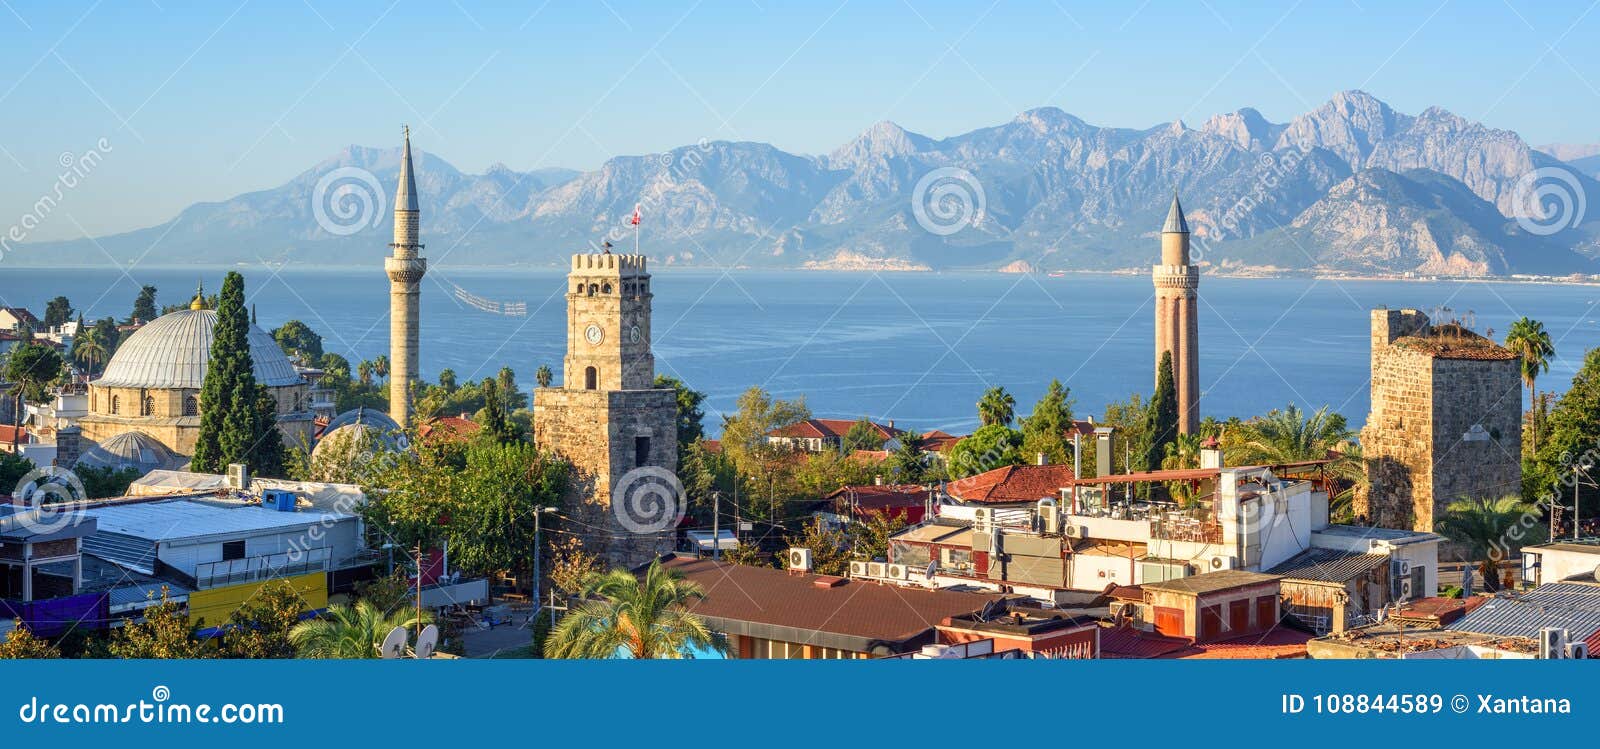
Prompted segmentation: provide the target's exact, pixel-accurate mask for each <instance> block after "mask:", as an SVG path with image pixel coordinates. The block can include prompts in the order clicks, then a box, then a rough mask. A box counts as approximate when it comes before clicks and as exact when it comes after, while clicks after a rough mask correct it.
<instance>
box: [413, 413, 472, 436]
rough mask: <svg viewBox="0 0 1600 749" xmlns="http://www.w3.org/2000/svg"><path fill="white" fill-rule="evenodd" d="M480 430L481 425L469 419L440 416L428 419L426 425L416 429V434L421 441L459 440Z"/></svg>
mask: <svg viewBox="0 0 1600 749" xmlns="http://www.w3.org/2000/svg"><path fill="white" fill-rule="evenodd" d="M482 428H483V425H481V424H478V423H477V422H475V421H472V420H471V419H464V418H462V417H460V416H440V417H438V418H435V419H429V420H428V422H427V423H426V424H423V425H422V426H421V427H419V428H418V429H417V434H418V435H420V436H421V437H422V438H423V439H429V438H432V437H435V436H437V437H440V438H442V439H458V440H459V439H466V438H467V437H470V436H472V435H474V434H477V433H478V430H480V429H482Z"/></svg>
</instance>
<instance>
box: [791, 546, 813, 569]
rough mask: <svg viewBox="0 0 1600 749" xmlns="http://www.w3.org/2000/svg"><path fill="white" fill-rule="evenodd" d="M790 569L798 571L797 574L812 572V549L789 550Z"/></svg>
mask: <svg viewBox="0 0 1600 749" xmlns="http://www.w3.org/2000/svg"><path fill="white" fill-rule="evenodd" d="M789 569H791V570H794V571H797V572H810V571H811V550H810V549H790V550H789Z"/></svg>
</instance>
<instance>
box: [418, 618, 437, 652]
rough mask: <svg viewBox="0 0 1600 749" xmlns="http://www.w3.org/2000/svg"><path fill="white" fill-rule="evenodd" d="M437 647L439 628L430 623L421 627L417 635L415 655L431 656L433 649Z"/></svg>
mask: <svg viewBox="0 0 1600 749" xmlns="http://www.w3.org/2000/svg"><path fill="white" fill-rule="evenodd" d="M438 649H439V628H438V627H435V626H434V625H432V624H429V625H428V626H426V627H423V628H422V634H420V635H417V657H418V658H432V657H433V651H435V650H438Z"/></svg>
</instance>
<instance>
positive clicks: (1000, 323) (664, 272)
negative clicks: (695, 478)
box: [0, 267, 1600, 434]
mask: <svg viewBox="0 0 1600 749" xmlns="http://www.w3.org/2000/svg"><path fill="white" fill-rule="evenodd" d="M226 270H228V269H226V268H199V267H188V268H171V267H164V268H145V267H134V268H131V269H127V270H123V269H118V268H114V267H107V268H92V269H86V268H71V269H45V268H0V304H3V305H6V306H22V307H27V308H29V309H31V310H32V311H34V312H35V313H36V314H43V311H44V306H45V302H46V301H47V300H49V299H50V298H52V297H54V296H57V295H64V296H66V297H67V298H68V299H70V300H71V301H72V303H73V304H74V306H75V307H76V308H77V309H78V310H79V311H80V312H81V313H82V314H83V315H84V317H85V318H89V319H94V318H98V317H103V316H106V315H114V316H117V317H118V318H122V317H126V316H127V315H128V314H129V311H130V310H131V308H132V305H133V300H134V297H135V296H136V295H137V293H138V290H139V287H140V286H141V285H143V284H150V285H154V286H156V287H157V288H158V290H159V291H158V297H157V299H158V304H176V303H182V302H187V301H188V300H189V299H190V298H191V297H192V296H193V293H194V289H195V287H196V285H204V287H205V288H206V289H208V290H210V291H215V290H216V289H218V288H219V287H220V286H221V279H222V275H223V274H224V273H225V272H226ZM238 270H240V271H241V272H243V273H244V274H245V284H246V293H247V295H248V301H249V304H250V306H251V307H252V308H253V310H254V311H255V314H256V316H257V319H258V324H259V325H260V326H261V327H262V328H265V329H269V330H270V329H271V328H273V327H275V326H277V325H280V324H282V323H283V322H284V321H286V320H292V319H298V320H302V321H304V322H305V323H307V324H309V325H310V326H311V327H312V328H313V329H315V330H316V331H317V332H318V333H320V334H321V335H322V337H323V345H324V348H325V349H326V350H328V351H332V352H336V353H339V354H342V355H344V356H345V357H347V358H349V359H350V360H351V361H352V362H356V361H359V360H361V359H371V358H373V357H376V356H378V355H380V354H384V353H386V352H387V350H388V346H389V341H388V337H389V325H388V291H389V283H388V280H387V279H386V278H385V276H384V274H383V270H382V269H381V268H336V269H307V268H303V267H288V268H279V269H273V268H266V267H245V268H239V269H238ZM653 273H654V282H653V289H654V291H655V299H654V331H653V333H654V335H653V344H654V351H655V355H656V371H657V372H659V373H664V374H669V375H673V376H675V377H678V378H679V379H681V380H683V381H684V382H686V383H688V384H689V385H690V386H691V387H693V388H695V389H696V390H700V391H702V392H704V393H706V394H707V396H708V398H707V401H706V411H707V414H708V418H707V420H706V422H707V427H708V429H709V430H710V431H711V432H712V433H713V434H715V433H716V432H717V431H718V427H719V425H720V418H719V417H720V415H721V414H723V413H726V412H729V411H731V410H732V409H733V408H734V402H735V399H736V398H737V397H738V395H739V394H740V393H741V392H743V391H744V390H746V389H747V388H749V387H751V386H761V387H762V388H765V389H766V390H767V391H768V392H770V393H772V394H773V395H774V396H775V397H779V398H801V397H803V398H805V401H806V403H807V404H808V405H809V406H810V408H811V411H812V413H813V414H814V415H817V416H825V417H837V418H857V417H861V416H868V417H871V418H873V419H875V420H878V421H884V422H887V421H890V420H892V421H893V422H894V423H895V425H896V426H898V427H901V428H911V429H917V430H920V431H927V430H930V429H943V430H945V431H947V432H952V433H964V432H966V431H968V430H971V429H972V428H974V427H975V425H976V423H977V415H976V408H975V404H976V402H977V400H978V398H979V396H980V395H981V394H982V393H983V391H984V390H985V389H987V388H989V387H992V386H1002V387H1004V388H1006V389H1007V390H1008V391H1009V392H1011V393H1012V394H1013V395H1014V396H1015V398H1016V401H1017V408H1018V411H1019V412H1022V413H1025V412H1026V411H1027V410H1028V409H1029V408H1031V406H1032V404H1033V403H1034V401H1035V400H1037V399H1038V397H1039V396H1040V395H1041V394H1042V393H1043V392H1044V389H1045V387H1046V385H1047V384H1048V383H1049V382H1050V380H1051V379H1060V380H1061V381H1062V382H1063V383H1065V384H1066V385H1067V386H1068V387H1070V388H1071V390H1072V395H1073V397H1074V399H1075V401H1076V411H1077V413H1078V414H1079V415H1080V417H1081V416H1082V415H1084V414H1100V413H1102V411H1103V409H1104V407H1105V405H1106V404H1107V403H1108V402H1112V401H1117V400H1122V399H1125V398H1127V397H1128V396H1129V394H1131V393H1134V392H1142V393H1145V394H1148V392H1149V391H1150V390H1151V388H1152V385H1153V377H1152V371H1153V360H1154V353H1153V348H1154V344H1153V342H1152V341H1153V338H1152V323H1153V314H1152V308H1151V305H1152V302H1153V291H1152V288H1151V284H1150V280H1149V278H1147V277H1141V276H1133V275H1107V274H1067V275H1055V276H1052V275H1044V274H1002V273H926V272H922V273H887V272H883V273H873V272H815V271H755V270H729V271H718V270H705V269H672V268H658V269H655V270H654V271H653ZM565 290H566V284H565V282H564V275H563V271H561V270H558V269H555V268H551V269H548V270H533V269H514V270H510V269H482V268H451V267H439V268H430V269H429V273H428V275H427V277H426V279H425V280H424V281H423V291H422V341H421V343H422V360H421V366H422V371H423V376H424V378H425V379H428V380H435V379H436V378H437V375H438V372H439V371H440V370H441V369H444V368H450V369H453V370H455V372H456V374H457V377H458V379H460V380H468V379H481V378H483V377H489V376H493V375H494V374H495V373H496V372H497V371H498V370H499V369H500V368H501V367H503V366H509V367H511V368H512V369H513V370H515V371H516V373H517V375H518V381H519V383H521V384H522V385H524V386H525V387H531V386H532V385H533V373H534V370H535V369H536V368H538V366H539V365H541V364H547V365H549V366H550V367H551V369H553V370H555V372H556V376H557V377H558V378H559V377H560V376H561V359H562V354H563V351H564V349H565V346H566V340H565V336H566V327H565V322H564V317H565V313H566V310H565V306H566V305H565V300H564V297H563V294H564V293H565ZM1199 298H1200V304H1199V310H1200V381H1201V411H1202V414H1203V415H1207V416H1215V417H1217V418H1227V417H1229V416H1240V417H1249V416H1252V415H1256V414H1261V413H1265V412H1266V411H1268V410H1270V409H1273V408H1282V407H1284V406H1287V405H1289V404H1291V403H1292V404H1297V405H1299V406H1301V407H1302V408H1306V409H1311V408H1316V407H1320V406H1323V405H1327V406H1330V407H1331V408H1333V410H1335V411H1337V412H1340V413H1342V414H1344V415H1345V416H1346V417H1347V418H1348V419H1349V421H1350V423H1351V425H1352V426H1353V427H1357V428H1358V427H1359V426H1360V425H1361V424H1362V422H1363V421H1364V420H1365V418H1366V414H1367V409H1368V360H1369V353H1370V315H1371V310H1373V309H1374V308H1378V307H1383V306H1388V307H1391V308H1401V307H1409V308H1416V309H1421V310H1423V311H1425V312H1428V313H1429V314H1430V315H1433V316H1434V317H1435V318H1436V319H1437V318H1438V317H1440V316H1444V317H1448V318H1452V319H1459V320H1461V321H1463V322H1465V323H1467V324H1468V325H1470V326H1471V327H1472V328H1473V329H1475V330H1477V331H1479V332H1480V333H1485V334H1492V335H1493V336H1495V337H1496V338H1499V337H1501V336H1502V335H1503V333H1504V331H1505V330H1506V329H1507V328H1508V327H1509V325H1510V323H1511V321H1512V320H1515V319H1516V318H1519V317H1522V316H1524V315H1526V316H1528V317H1531V318H1534V319H1536V320H1540V321H1542V322H1543V323H1544V324H1545V327H1546V329H1547V330H1549V331H1550V335H1551V337H1552V338H1553V339H1554V342H1555V348H1556V357H1555V359H1554V360H1553V361H1552V362H1551V364H1550V371H1549V373H1548V374H1545V375H1543V376H1542V377H1540V379H1539V385H1540V389H1541V390H1555V391H1561V390H1564V389H1565V388H1566V386H1567V384H1568V383H1569V382H1570V381H1571V378H1572V376H1573V374H1574V373H1575V372H1576V370H1577V367H1578V366H1579V365H1580V364H1581V363H1582V361H1583V356H1584V354H1585V352H1587V351H1588V350H1589V349H1591V348H1594V347H1596V346H1600V314H1597V312H1596V304H1597V303H1600V287H1596V286H1589V285H1568V284H1546V283H1524V282H1479V281H1381V280H1359V281H1358V280H1330V279H1319V278H1223V277H1203V278H1202V281H1201V285H1200V296H1199Z"/></svg>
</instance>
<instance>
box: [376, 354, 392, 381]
mask: <svg viewBox="0 0 1600 749" xmlns="http://www.w3.org/2000/svg"><path fill="white" fill-rule="evenodd" d="M372 373H373V374H375V375H377V376H378V379H379V380H387V379H389V355H388V354H378V356H377V358H375V359H373V360H372Z"/></svg>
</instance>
